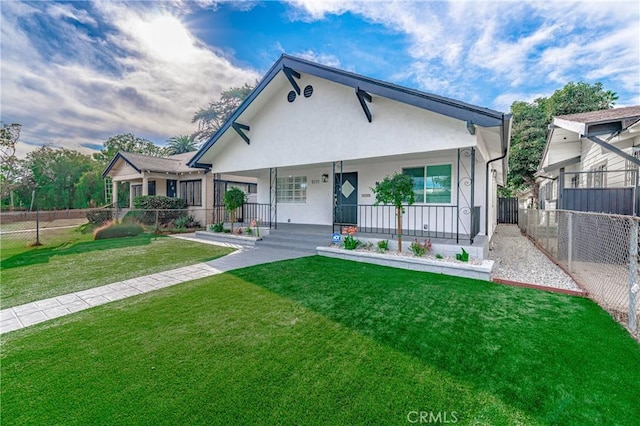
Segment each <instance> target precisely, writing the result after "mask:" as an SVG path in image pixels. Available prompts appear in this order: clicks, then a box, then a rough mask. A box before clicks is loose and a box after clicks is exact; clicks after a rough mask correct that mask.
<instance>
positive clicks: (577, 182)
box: [571, 174, 580, 188]
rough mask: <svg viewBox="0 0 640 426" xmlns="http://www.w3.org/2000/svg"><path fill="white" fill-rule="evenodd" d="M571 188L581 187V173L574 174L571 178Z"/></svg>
mask: <svg viewBox="0 0 640 426" xmlns="http://www.w3.org/2000/svg"><path fill="white" fill-rule="evenodd" d="M571 188H580V175H578V174H575V175H573V177H572V178H571Z"/></svg>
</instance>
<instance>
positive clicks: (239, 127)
mask: <svg viewBox="0 0 640 426" xmlns="http://www.w3.org/2000/svg"><path fill="white" fill-rule="evenodd" d="M231 127H233V130H235V131H236V132H237V133H238V134H239V135H240V137H241V138H242V140H244V141H245V142H246V143H247V145H250V144H251V142H250V140H249V137H248V136H247V135H246V134H245V133H244V130H246V131H247V132H248V131H249V130H251V129H250V128H249V126H247V125H246V124H240V123H237V122H235V121H234V122H233V123H232V124H231Z"/></svg>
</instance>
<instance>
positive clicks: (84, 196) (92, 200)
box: [73, 160, 106, 209]
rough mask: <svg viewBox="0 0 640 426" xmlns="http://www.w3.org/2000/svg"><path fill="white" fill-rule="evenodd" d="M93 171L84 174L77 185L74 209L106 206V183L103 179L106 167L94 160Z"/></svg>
mask: <svg viewBox="0 0 640 426" xmlns="http://www.w3.org/2000/svg"><path fill="white" fill-rule="evenodd" d="M91 163H92V164H91V169H90V170H88V171H86V172H84V173H83V174H82V176H80V179H78V181H77V182H76V184H75V194H74V197H75V199H74V203H73V205H74V207H76V208H80V209H85V208H93V207H100V206H103V205H105V203H106V200H105V191H104V185H105V181H104V179H103V178H102V172H103V170H104V166H103V164H102V163H100V162H98V161H95V160H92V161H91Z"/></svg>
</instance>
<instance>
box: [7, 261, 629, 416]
mask: <svg viewBox="0 0 640 426" xmlns="http://www.w3.org/2000/svg"><path fill="white" fill-rule="evenodd" d="M3 340H4V341H3V345H2V349H1V358H0V360H1V367H0V368H1V374H2V387H1V390H0V392H1V394H0V396H1V397H2V406H1V410H2V412H1V415H2V421H3V424H56V423H64V424H68V423H76V424H106V423H110V424H111V423H114V424H158V423H161V424H221V425H228V424H269V425H271V424H321V425H326V424H336V425H337V424H339V425H346V424H409V421H408V420H415V419H416V418H417V417H416V416H419V414H418V413H419V412H421V411H422V412H425V413H427V416H429V415H432V416H437V415H438V414H439V415H440V419H441V421H443V420H444V419H445V417H443V416H447V419H448V420H449V422H450V423H451V421H452V420H453V418H454V417H455V419H456V421H457V423H458V424H471V423H475V424H505V425H511V424H563V425H564V424H575V425H585V424H634V422H636V421H637V419H638V418H640V405H639V404H638V399H637V398H638V395H640V370H639V369H638V366H639V365H640V346H639V345H638V343H637V342H636V341H634V340H632V339H631V338H630V337H629V335H628V334H627V333H626V332H625V331H624V330H623V329H622V328H621V327H620V326H619V325H618V324H617V323H615V322H614V321H613V320H612V319H611V318H610V317H609V315H607V314H606V313H605V312H604V311H602V310H601V309H600V308H599V307H598V306H597V305H595V304H594V303H593V302H591V301H589V300H587V299H583V298H577V297H569V296H564V295H558V294H553V293H547V292H541V291H536V290H530V289H521V288H511V287H504V286H499V285H496V284H491V283H487V282H480V281H474V280H469V279H461V278H454V277H448V276H443V275H433V274H425V273H419V272H411V271H403V270H394V269H390V268H384V267H379V266H375V265H366V264H361V263H353V262H347V261H340V260H336V259H327V258H321V257H311V258H302V259H297V260H291V261H285V262H277V263H273V264H269V265H262V266H256V267H251V268H246V269H243V270H238V271H235V272H234V273H227V274H222V275H217V276H213V277H209V278H205V279H201V280H198V281H192V282H189V283H185V284H180V285H177V286H174V287H170V288H167V289H164V290H160V291H156V292H152V293H148V294H144V295H140V296H136V297H133V298H130V299H127V300H123V301H119V302H114V303H110V304H107V305H103V306H100V307H97V308H94V309H90V310H87V311H83V312H80V313H78V314H74V315H70V316H67V317H63V318H59V319H56V320H53V321H50V322H48V323H43V324H39V325H37V326H33V327H30V328H27V329H23V330H19V331H16V332H12V333H9V334H7V335H5V336H3ZM407 416H409V419H408V418H407ZM427 418H428V417H427Z"/></svg>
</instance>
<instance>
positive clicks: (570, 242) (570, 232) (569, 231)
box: [558, 212, 573, 273]
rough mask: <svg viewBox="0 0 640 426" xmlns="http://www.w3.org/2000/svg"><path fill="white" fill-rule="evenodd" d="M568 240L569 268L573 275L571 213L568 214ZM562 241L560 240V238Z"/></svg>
mask: <svg viewBox="0 0 640 426" xmlns="http://www.w3.org/2000/svg"><path fill="white" fill-rule="evenodd" d="M567 215H568V217H567V238H568V240H569V241H568V247H567V267H568V268H569V272H570V273H573V268H572V265H571V263H572V261H573V214H572V213H571V212H569V213H567ZM558 241H560V238H558Z"/></svg>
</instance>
